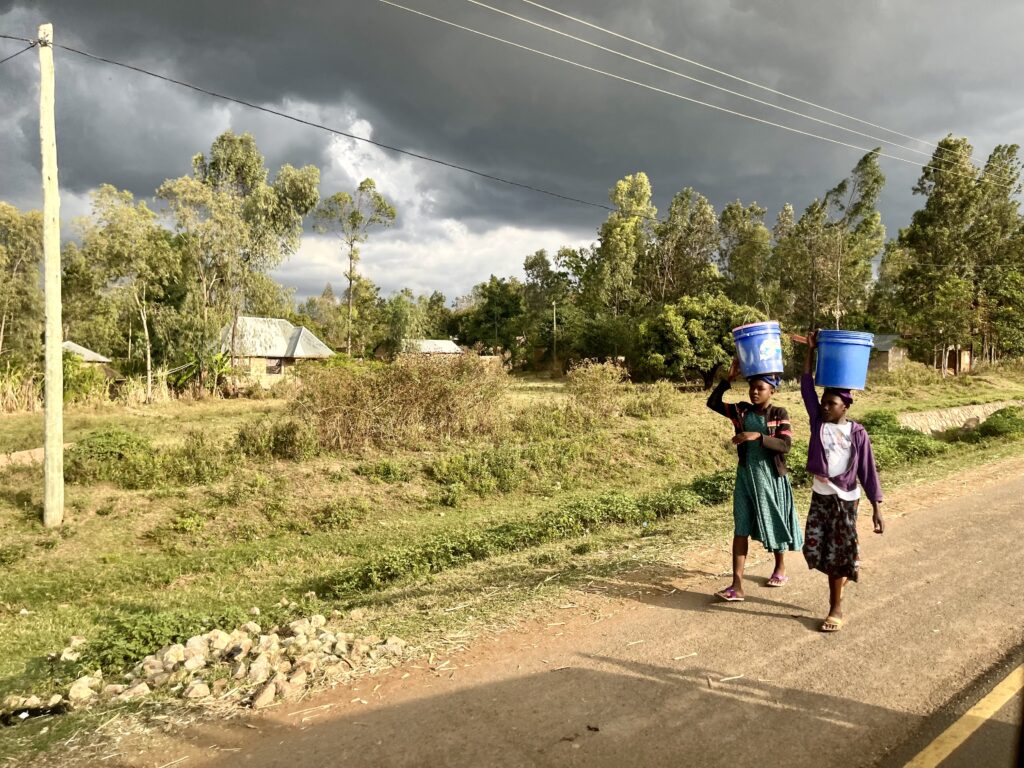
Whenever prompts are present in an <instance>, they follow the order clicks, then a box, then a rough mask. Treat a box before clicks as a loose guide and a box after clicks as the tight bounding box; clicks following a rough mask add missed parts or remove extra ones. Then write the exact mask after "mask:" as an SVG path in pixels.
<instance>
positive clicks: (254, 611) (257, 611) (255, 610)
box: [249, 605, 260, 616]
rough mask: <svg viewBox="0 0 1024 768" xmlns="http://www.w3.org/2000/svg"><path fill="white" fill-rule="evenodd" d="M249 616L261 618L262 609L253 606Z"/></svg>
mask: <svg viewBox="0 0 1024 768" xmlns="http://www.w3.org/2000/svg"><path fill="white" fill-rule="evenodd" d="M249 615H250V616H259V615H260V609H259V608H257V607H256V606H255V605H254V606H253V607H252V608H250V609H249Z"/></svg>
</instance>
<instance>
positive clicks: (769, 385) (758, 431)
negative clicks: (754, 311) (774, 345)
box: [708, 360, 802, 603]
mask: <svg viewBox="0 0 1024 768" xmlns="http://www.w3.org/2000/svg"><path fill="white" fill-rule="evenodd" d="M739 376H740V366H739V361H738V360H733V363H732V368H730V369H729V373H728V376H727V377H726V378H725V380H723V381H722V382H721V383H720V384H719V385H718V387H717V388H716V389H715V391H714V392H712V393H711V397H709V398H708V408H710V409H711V410H713V411H714V412H715V413H720V414H722V415H723V416H725V417H726V418H727V419H729V421H731V422H732V425H733V427H734V428H735V430H736V434H735V436H734V437H733V439H732V442H733V445H735V446H736V448H737V452H738V453H739V466H738V467H737V469H736V490H735V491H734V493H733V505H732V512H733V521H734V523H735V529H734V531H733V539H732V585H731V586H729V587H726V588H725V589H723V590H721V591H720V592H716V593H715V595H716V596H717V597H719V598H721V599H722V600H726V601H728V602H730V603H732V602H739V601H742V600H743V599H744V595H743V570H744V567H745V566H746V562H747V550H748V546H749V539H751V538H753V539H754V540H755V541H759V542H761V543H762V544H764V546H765V549H767V550H769V551H771V552H773V553H774V554H775V570H774V571H773V573H772V575H771V578H769V579H768V582H767V584H766V586H769V587H781V586H783V585H784V584H785V583H786V582H787V581H789V577H788V576H787V575H786V564H785V560H784V557H785V552H786V550H790V551H796V550H799V549H800V545H801V543H802V542H801V536H800V521H799V520H798V519H797V516H796V507H795V506H794V504H793V489H792V487H791V486H790V484H789V477H788V471H787V469H786V459H785V456H786V454H787V453H789V449H790V447H791V444H792V436H793V431H792V427H791V426H790V424H789V414H788V413H786V409H785V408H780V407H778V406H774V405H772V404H771V399H772V395H773V394H775V390H776V389H777V388H778V386H779V383H780V377H779V376H778V375H775V374H760V375H757V376H751V377H750V378H749V379H748V381H749V383H750V391H749V394H750V402H749V403H745V402H741V403H725V402H723V401H722V395H723V394H725V391H726V390H727V389H729V387H730V386H731V384H732V382H733V381H734V380H736V379H737V378H739Z"/></svg>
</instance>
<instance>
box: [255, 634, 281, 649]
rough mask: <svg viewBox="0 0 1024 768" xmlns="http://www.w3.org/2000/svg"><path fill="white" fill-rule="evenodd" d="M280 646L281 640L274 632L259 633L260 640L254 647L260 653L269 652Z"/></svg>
mask: <svg viewBox="0 0 1024 768" xmlns="http://www.w3.org/2000/svg"><path fill="white" fill-rule="evenodd" d="M280 646H281V640H280V638H279V637H278V636H277V635H276V634H273V633H271V634H269V635H260V641H259V643H257V644H256V649H257V650H258V651H259V652H260V653H269V652H271V651H276V650H277V649H278V648H279V647H280Z"/></svg>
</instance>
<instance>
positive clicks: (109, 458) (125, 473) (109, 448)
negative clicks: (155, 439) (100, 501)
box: [64, 427, 160, 489]
mask: <svg viewBox="0 0 1024 768" xmlns="http://www.w3.org/2000/svg"><path fill="white" fill-rule="evenodd" d="M159 475H160V468H159V462H158V460H157V455H156V451H154V450H153V446H152V445H151V444H150V442H149V440H148V439H146V438H144V437H140V436H139V435H136V434H133V433H131V432H128V431H126V430H123V429H119V428H117V427H108V428H106V429H101V430H98V431H96V432H93V433H92V434H90V435H88V436H86V437H84V438H82V439H81V440H79V441H78V442H77V443H75V444H74V445H73V446H71V448H69V449H67V450H66V451H65V457H64V476H65V477H66V478H67V480H68V482H72V483H81V484H88V483H95V482H111V483H114V484H115V485H118V486H120V487H122V488H127V489H139V488H151V487H152V486H153V485H155V484H156V482H157V480H158V478H159Z"/></svg>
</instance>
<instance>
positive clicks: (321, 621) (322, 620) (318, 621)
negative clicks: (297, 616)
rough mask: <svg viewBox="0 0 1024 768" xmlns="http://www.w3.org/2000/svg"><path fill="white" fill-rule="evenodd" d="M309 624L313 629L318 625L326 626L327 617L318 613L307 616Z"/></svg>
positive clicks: (317, 627)
mask: <svg viewBox="0 0 1024 768" xmlns="http://www.w3.org/2000/svg"><path fill="white" fill-rule="evenodd" d="M309 624H310V626H311V627H313V629H319V628H320V627H326V626H327V617H326V616H322V615H320V614H319V613H317V614H314V615H313V616H310V617H309Z"/></svg>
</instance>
